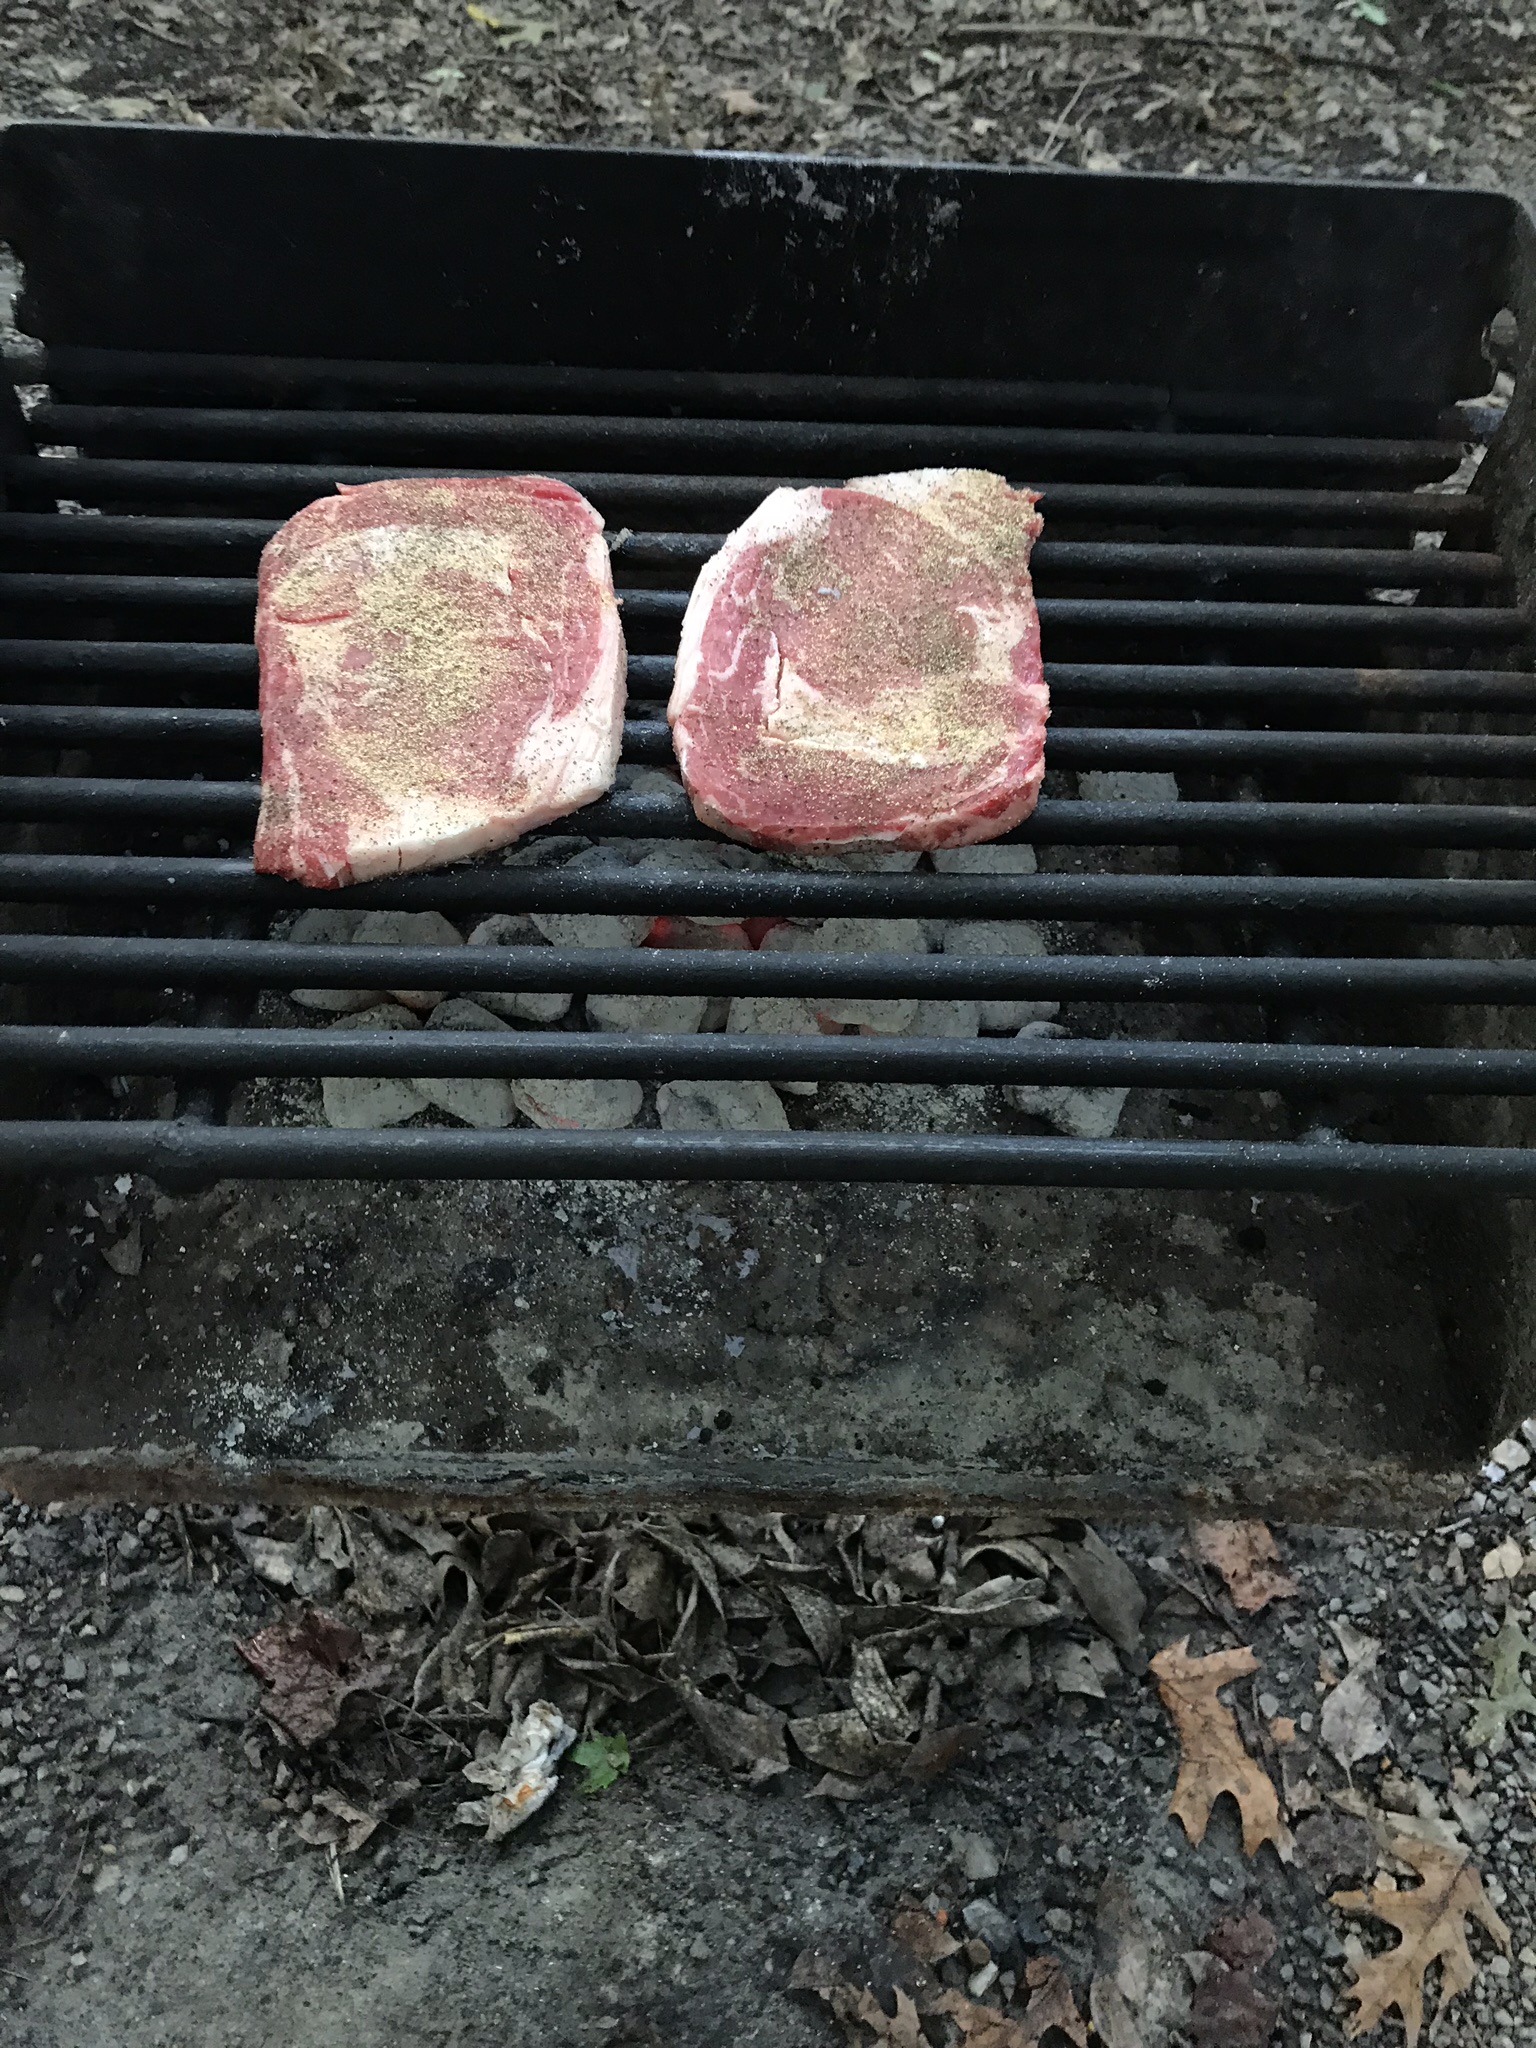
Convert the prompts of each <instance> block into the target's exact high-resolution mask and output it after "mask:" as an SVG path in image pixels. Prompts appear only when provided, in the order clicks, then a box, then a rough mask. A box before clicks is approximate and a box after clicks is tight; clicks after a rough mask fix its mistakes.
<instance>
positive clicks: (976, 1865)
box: [949, 1828, 1003, 1884]
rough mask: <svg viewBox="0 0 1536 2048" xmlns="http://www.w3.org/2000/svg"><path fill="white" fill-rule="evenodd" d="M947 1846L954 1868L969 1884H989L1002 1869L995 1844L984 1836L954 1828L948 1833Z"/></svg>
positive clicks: (1001, 1861)
mask: <svg viewBox="0 0 1536 2048" xmlns="http://www.w3.org/2000/svg"><path fill="white" fill-rule="evenodd" d="M949 1846H950V1851H951V1853H952V1854H953V1856H954V1859H955V1866H956V1868H957V1869H958V1870H959V1872H960V1874H961V1876H962V1877H964V1878H965V1879H966V1880H967V1881H968V1882H969V1883H971V1884H990V1883H991V1882H992V1880H993V1878H994V1877H996V1876H997V1874H998V1872H999V1871H1000V1870H1001V1869H1002V1867H1003V1859H1002V1858H1001V1856H999V1855H998V1853H997V1845H996V1843H994V1842H993V1841H992V1840H991V1839H990V1837H988V1836H986V1835H977V1834H972V1833H971V1832H970V1830H969V1829H968V1828H954V1829H952V1830H951V1831H950V1837H949Z"/></svg>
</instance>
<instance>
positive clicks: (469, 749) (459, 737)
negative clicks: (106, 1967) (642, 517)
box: [255, 476, 624, 888]
mask: <svg viewBox="0 0 1536 2048" xmlns="http://www.w3.org/2000/svg"><path fill="white" fill-rule="evenodd" d="M256 646H257V650H258V654H259V657H260V662H261V731H262V775H261V817H260V820H259V822H258V824H257V828H256V849H255V863H256V866H257V867H258V868H259V869H260V870H261V871H262V872H263V873H266V874H276V875H287V876H290V877H291V878H292V879H293V880H295V881H299V882H306V883H308V884H309V885H310V886H311V887H313V888H333V887H338V886H341V885H342V884H345V883H348V882H361V881H366V880H368V879H370V878H371V877H374V876H379V875H393V874H400V873H402V872H404V871H405V870H407V869H411V868H422V867H431V866H434V865H437V864H440V863H442V862H444V861H451V860H457V859H460V858H462V857H463V856H464V855H466V854H472V853H481V852H484V851H486V850H487V849H489V848H492V847H497V846H504V845H505V844H506V843H507V842H508V841H509V840H512V839H517V838H519V837H520V836H521V835H522V834H523V833H524V832H527V831H529V830H530V829H531V828H533V827H534V826H536V825H543V824H547V823H548V822H549V821H550V820H551V819H554V818H559V817H563V816H564V815H565V813H566V812H568V811H572V810H575V809H577V808H578V807H579V806H580V805H582V804H587V803H591V802H592V800H593V799H594V798H595V797H599V796H601V795H602V794H603V792H604V791H605V790H606V789H607V788H608V787H609V786H610V784H611V783H612V781H613V775H614V769H615V767H616V765H617V762H618V755H619V742H620V738H621V734H622V729H623V719H624V638H623V634H622V632H621V631H620V627H619V614H618V607H617V604H616V602H615V600H614V595H613V578H612V574H611V572H610V569H609V565H608V550H607V547H606V545H605V543H604V540H603V522H602V520H601V518H600V517H599V516H598V514H597V512H596V511H594V509H593V508H592V506H591V505H589V504H588V503H587V501H586V499H585V498H583V497H582V496H581V495H580V494H579V492H576V491H573V490H571V489H569V488H568V486H566V485H565V484H561V483H555V482H552V481H551V480H550V479H549V478H547V477H531V476H519V477H488V478H455V477H438V478H401V479H398V480H392V481H389V482H385V483H373V484H361V485H358V486H356V487H355V488H352V487H349V486H347V485H345V484H343V485H342V486H341V487H340V490H339V492H338V494H337V496H335V497H334V498H320V499H317V500H316V502H315V503H314V504H312V505H306V506H305V508H304V509H303V511H302V512H299V513H297V514H296V515H295V516H294V517H293V518H292V519H290V520H289V521H288V522H287V524H286V525H285V526H283V527H281V528H280V529H279V531H278V532H277V533H276V534H274V535H273V537H272V539H271V540H270V541H269V542H268V544H267V546H266V549H265V550H264V552H263V554H262V558H261V576H260V581H259V584H258V595H257V608H256Z"/></svg>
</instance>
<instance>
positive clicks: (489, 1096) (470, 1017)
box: [412, 996, 517, 1131]
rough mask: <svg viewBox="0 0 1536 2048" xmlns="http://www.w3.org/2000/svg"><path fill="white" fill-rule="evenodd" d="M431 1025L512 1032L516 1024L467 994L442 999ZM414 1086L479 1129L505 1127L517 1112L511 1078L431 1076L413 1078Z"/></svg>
mask: <svg viewBox="0 0 1536 2048" xmlns="http://www.w3.org/2000/svg"><path fill="white" fill-rule="evenodd" d="M427 1029H428V1030H429V1031H505V1032H508V1033H510V1032H511V1030H512V1026H511V1025H510V1024H507V1023H504V1022H503V1021H502V1019H501V1018H500V1017H495V1016H492V1014H491V1012H490V1011H489V1010H487V1009H485V1008H484V1007H483V1006H482V1005H481V1004H479V1003H474V1002H470V1001H469V999H468V998H467V997H465V996H450V997H449V998H448V1000H447V1001H446V1002H442V1003H439V1004H438V1006H437V1008H436V1009H435V1010H434V1011H433V1012H432V1015H431V1016H430V1017H429V1018H428V1019H427ZM412 1086H413V1087H415V1088H418V1089H420V1091H421V1093H422V1094H423V1095H424V1096H425V1097H426V1099H427V1100H428V1102H430V1103H433V1104H434V1105H435V1106H436V1107H437V1108H438V1109H440V1110H442V1111H443V1113H444V1115H445V1116H452V1117H457V1118H458V1120H459V1122H460V1123H462V1124H472V1125H473V1126H474V1128H475V1129H476V1130H477V1131H502V1130H505V1129H506V1127H507V1125H508V1124H509V1123H511V1121H512V1119H513V1118H514V1117H515V1116H516V1114H517V1105H516V1103H514V1101H513V1100H512V1084H511V1082H510V1081H502V1080H498V1079H496V1078H495V1077H494V1076H490V1075H485V1076H480V1075H476V1076H473V1077H470V1076H465V1075H456V1076H450V1077H448V1078H446V1079H441V1080H439V1079H436V1078H434V1077H431V1076H427V1077H425V1078H423V1079H421V1080H419V1081H415V1082H413V1083H412Z"/></svg>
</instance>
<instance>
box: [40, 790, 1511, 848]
mask: <svg viewBox="0 0 1536 2048" xmlns="http://www.w3.org/2000/svg"><path fill="white" fill-rule="evenodd" d="M259 794H260V793H259V790H258V787H257V785H256V784H255V783H254V782H201V781H197V780H188V781H182V782H176V781H171V780H152V779H149V778H140V777H135V776H128V775H123V776H109V777H99V778H98V777H90V776H70V775H7V776H0V818H14V819H24V820H26V821H27V822H29V823H32V824H39V823H43V822H46V821H50V820H51V821H54V822H75V823H86V822H89V821H100V822H103V823H105V822H107V821H109V820H116V821H120V822H129V821H132V822H135V823H142V824H150V825H155V824H167V825H170V824H176V825H222V826H228V827H230V828H243V829H245V830H249V829H250V828H251V827H252V826H253V825H254V823H255V819H256V812H257V808H258V802H259ZM549 829H550V830H551V831H553V832H555V833H559V832H561V831H564V832H570V831H571V830H573V829H575V830H579V831H581V832H582V833H584V834H586V835H587V836H588V837H592V838H625V839H630V838H635V839H673V838H695V839H699V838H704V839H707V838H711V837H713V835H712V834H711V833H710V832H709V831H708V830H707V829H706V828H705V827H704V826H703V825H700V824H699V823H698V821H697V820H696V819H695V817H694V815H693V811H692V809H691V807H690V805H689V803H688V799H687V797H686V796H685V794H684V793H683V791H682V790H681V788H679V789H677V790H676V791H671V790H667V791H662V790H644V791H640V790H620V791H618V792H617V793H616V794H614V795H613V796H609V797H604V798H602V799H601V800H600V801H599V802H597V803H594V804H588V805H587V807H586V808H585V809H584V810H581V811H577V812H573V813H572V814H571V817H570V818H569V819H562V820H560V822H559V824H557V825H555V826H552V827H550V828H549ZM535 836H537V835H535ZM1330 840H1356V841H1361V842H1366V843H1374V844H1378V845H1382V846H1468V847H1494V846H1505V847H1519V848H1530V847H1536V809H1531V808H1525V807H1522V806H1519V805H1514V804H1413V803H1251V802H1245V801H1233V802H1230V803H1198V802H1189V803H1167V804H1164V803H1088V802H1083V801H1081V800H1073V799H1053V798H1042V800H1041V801H1040V803H1039V804H1037V805H1036V807H1035V810H1034V813H1033V815H1032V816H1031V817H1030V819H1029V821H1028V822H1027V824H1025V825H1022V826H1021V827H1020V828H1019V829H1018V830H1017V831H1016V832H1010V833H1007V834H1005V835H1004V837H1003V841H1002V843H1003V844H1005V845H1013V844H1017V843H1020V842H1027V843H1029V844H1031V845H1035V846H1209V845H1227V846H1240V845H1266V844H1273V843H1285V842H1289V843H1306V842H1313V843H1316V842H1326V841H1330Z"/></svg>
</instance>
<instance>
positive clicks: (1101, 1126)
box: [1003, 1084, 1131, 1138]
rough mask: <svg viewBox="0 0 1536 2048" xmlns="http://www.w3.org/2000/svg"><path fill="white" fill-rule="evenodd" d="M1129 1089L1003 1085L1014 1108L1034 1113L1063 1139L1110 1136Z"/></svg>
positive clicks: (1118, 1123)
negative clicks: (1005, 1086)
mask: <svg viewBox="0 0 1536 2048" xmlns="http://www.w3.org/2000/svg"><path fill="white" fill-rule="evenodd" d="M1130 1092H1131V1091H1130V1090H1129V1088H1062V1087H1039V1086H1035V1085H1032V1084H1026V1085H1023V1086H1019V1087H1007V1088H1004V1090H1003V1094H1004V1097H1005V1098H1006V1099H1007V1101H1008V1102H1009V1103H1010V1104H1011V1105H1012V1107H1013V1108H1014V1109H1020V1110H1023V1112H1024V1114H1025V1115H1026V1116H1038V1117H1041V1118H1043V1119H1044V1121H1045V1122H1046V1123H1048V1124H1049V1125H1050V1126H1051V1128H1052V1130H1054V1131H1059V1132H1060V1133H1061V1135H1062V1136H1063V1137H1064V1138H1112V1137H1113V1136H1114V1135H1115V1132H1116V1131H1117V1130H1118V1129H1119V1127H1120V1117H1121V1114H1122V1112H1123V1111H1124V1109H1125V1099H1126V1097H1127V1096H1128V1095H1129V1094H1130Z"/></svg>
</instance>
